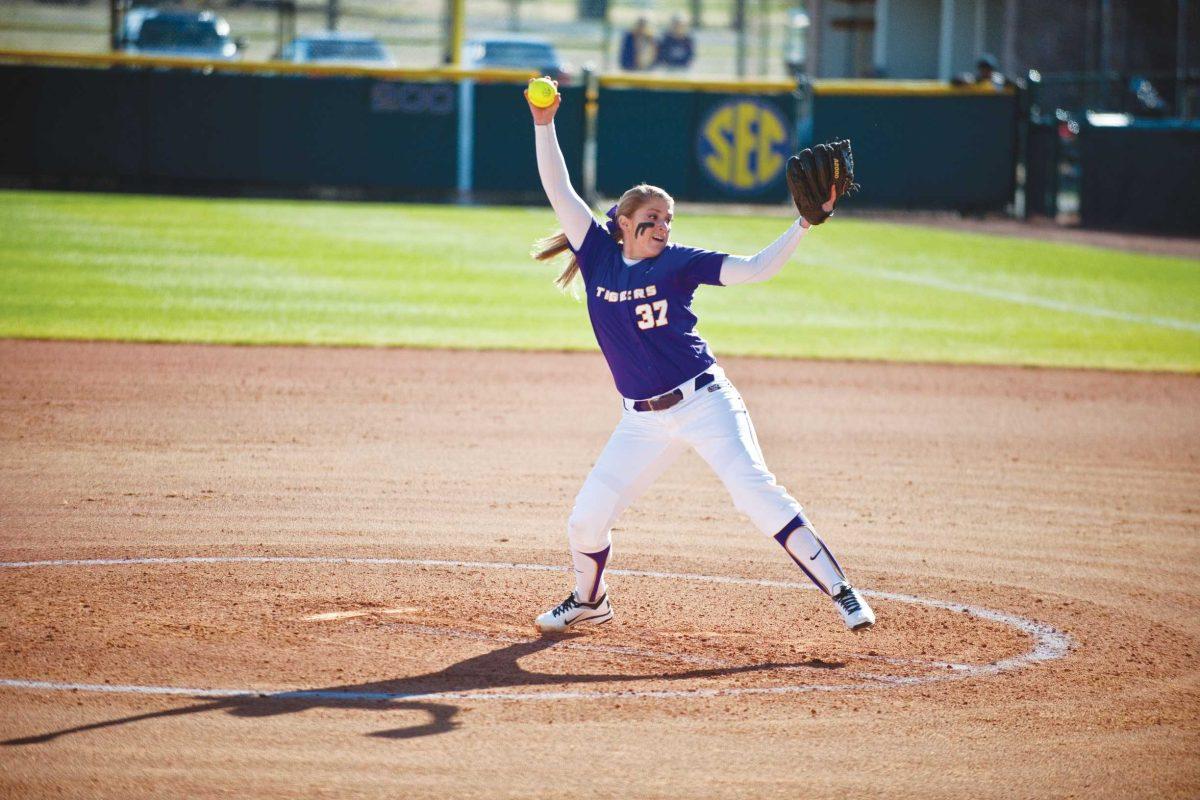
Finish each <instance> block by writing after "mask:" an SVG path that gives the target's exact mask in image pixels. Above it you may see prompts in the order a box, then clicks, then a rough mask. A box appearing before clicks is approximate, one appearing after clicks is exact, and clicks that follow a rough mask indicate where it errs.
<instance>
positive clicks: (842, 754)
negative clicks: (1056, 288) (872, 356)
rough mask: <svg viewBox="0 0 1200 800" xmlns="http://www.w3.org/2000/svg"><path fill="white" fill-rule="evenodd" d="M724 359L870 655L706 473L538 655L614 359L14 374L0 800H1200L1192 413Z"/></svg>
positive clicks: (106, 368)
mask: <svg viewBox="0 0 1200 800" xmlns="http://www.w3.org/2000/svg"><path fill="white" fill-rule="evenodd" d="M723 363H724V365H725V367H726V370H727V371H728V372H729V374H730V377H731V378H732V379H733V380H734V382H735V383H737V385H738V386H739V388H740V389H741V390H742V393H743V395H744V396H745V397H746V399H747V402H748V403H749V406H750V408H751V410H752V412H753V413H754V416H755V422H756V425H757V427H758V432H759V435H760V438H761V440H762V442H763V445H764V449H765V450H766V455H767V459H768V463H769V464H770V465H771V466H772V468H773V470H774V471H775V473H776V474H777V475H778V476H779V477H780V479H781V481H782V482H783V483H784V484H785V485H786V486H788V487H789V488H790V489H791V491H792V492H793V494H795V495H796V496H797V497H799V498H800V499H801V501H802V502H804V504H805V506H806V508H807V510H808V512H809V514H810V516H811V517H812V518H813V520H814V521H815V523H816V525H817V526H818V529H819V530H820V531H821V532H822V534H823V535H824V537H825V539H826V540H827V541H828V542H829V544H830V546H831V548H833V549H834V551H835V552H836V553H837V554H838V556H839V559H840V560H841V562H842V563H843V565H844V566H846V567H847V569H848V570H849V571H850V572H851V574H852V577H855V578H856V579H857V582H858V583H859V584H860V585H862V586H864V587H867V588H869V589H871V590H873V591H874V592H876V594H875V596H874V599H873V603H874V605H875V607H876V611H877V613H878V614H879V618H880V622H879V624H878V625H877V626H876V628H875V629H874V630H872V631H869V632H867V633H864V634H859V635H854V634H851V633H849V632H847V631H845V630H844V629H843V628H842V626H841V623H840V621H839V620H838V619H837V616H836V614H835V613H834V611H833V609H832V608H831V607H830V606H829V605H828V601H827V600H825V599H824V598H823V596H821V595H820V594H819V593H818V592H816V591H814V590H811V589H808V588H805V587H804V586H803V576H802V575H800V574H799V573H798V570H796V569H795V567H794V566H793V565H792V564H791V562H790V561H788V559H787V558H786V556H785V555H784V554H783V553H782V552H780V550H779V548H778V547H777V546H776V545H775V544H774V543H773V542H771V541H769V540H767V539H764V538H763V537H762V536H760V535H759V534H757V533H755V532H754V531H753V530H752V529H751V528H750V526H749V524H748V523H747V522H746V521H745V520H743V519H742V518H740V516H739V515H738V513H737V512H736V511H735V510H734V509H733V507H732V504H731V503H730V502H729V500H728V497H727V495H726V493H725V490H724V489H723V488H722V487H721V486H720V484H719V483H718V482H717V480H716V479H715V477H713V476H712V475H711V474H710V473H709V472H708V471H707V469H706V467H705V466H704V465H703V464H702V462H701V461H700V460H699V459H698V458H696V457H694V456H692V455H688V456H686V457H685V458H683V459H682V460H681V461H680V462H679V463H678V464H677V465H675V466H674V467H673V468H672V469H671V470H670V471H669V472H668V473H667V474H666V475H665V476H664V477H663V478H662V479H661V480H660V481H659V482H658V484H656V486H655V487H654V488H653V489H651V491H650V492H649V494H648V495H647V496H646V497H645V498H643V499H642V500H641V501H640V502H639V503H638V504H637V505H635V507H634V508H633V509H631V510H630V511H629V512H627V514H626V515H625V516H624V517H623V518H622V519H621V520H620V521H619V522H618V527H617V530H616V532H615V533H614V540H615V544H614V556H613V568H614V569H615V570H616V572H614V574H613V575H612V577H611V580H610V584H611V587H612V594H613V602H614V608H615V610H616V613H617V616H616V619H615V620H614V621H613V622H612V623H610V624H608V625H605V626H602V627H600V628H598V629H595V630H592V631H588V632H587V633H585V634H581V635H577V636H572V637H566V638H557V639H542V638H539V637H537V636H535V635H534V634H533V632H532V630H531V626H530V620H531V619H532V617H533V616H534V615H535V614H536V613H538V612H539V611H541V610H544V608H545V607H547V605H548V604H551V603H554V602H557V601H558V600H560V599H561V598H562V596H565V594H566V591H567V590H568V587H569V585H570V584H569V581H568V575H567V572H566V563H567V558H566V554H565V550H564V546H565V542H564V539H565V535H564V521H565V518H566V514H567V512H568V511H569V507H570V503H571V500H572V498H573V496H574V492H575V491H576V489H577V488H578V486H579V484H580V482H581V481H582V479H583V476H584V475H585V473H586V471H587V469H588V467H589V466H590V463H591V460H592V459H593V458H594V457H595V456H596V455H597V454H598V452H599V450H600V447H601V446H602V445H603V443H604V441H605V438H606V437H607V435H608V433H609V431H610V430H611V428H612V426H613V424H614V423H615V421H616V418H617V415H618V413H619V407H618V405H617V404H616V402H615V399H614V395H613V390H612V388H611V385H610V383H609V379H608V376H607V372H606V370H605V368H604V365H603V363H602V361H601V359H600V357H599V355H591V354H556V353H539V354H518V353H463V352H458V353H450V352H428V351H411V350H339V349H318V348H312V349H304V348H296V349H289V348H228V347H191V346H186V347H185V346H156V345H119V344H79V343H50V342H11V341H9V342H0V371H2V372H3V375H4V380H3V381H2V382H0V448H2V449H0V457H2V460H0V560H2V561H3V562H4V564H3V566H0V605H2V608H0V642H2V643H3V648H2V649H0V679H3V681H4V683H3V684H0V740H3V743H2V744H0V796H5V797H47V796H73V797H84V796H86V797H163V796H196V797H201V796H203V797H212V796H223V797H224V796H238V797H255V798H257V797H289V798H292V797H388V798H399V797H404V798H410V797H454V798H469V797H520V798H530V797H573V798H581V797H622V798H642V797H663V798H668V797H669V798H676V797H689V798H698V797H804V798H812V797H833V796H850V795H856V796H864V797H889V798H891V797H919V798H930V797H963V796H970V797H997V798H1000V797H1004V798H1008V797H1081V796H1087V797H1089V798H1090V797H1150V796H1153V797H1164V796H1171V797H1194V796H1196V795H1197V793H1200V671H1198V670H1197V667H1196V665H1195V663H1194V662H1195V657H1196V655H1197V653H1198V651H1200V623H1198V622H1197V619H1198V612H1200V538H1198V537H1197V533H1198V532H1200V414H1197V409H1198V408H1200V378H1197V377H1196V376H1181V375H1150V374H1119V373H1107V372H1083V371H1055V370H1038V369H1002V368H983V367H944V366H902V365H887V364H864V363H853V364H851V363H810V362H794V361H771V360H760V359H726V360H724V362H723ZM47 561H52V562H57V563H28V562H47Z"/></svg>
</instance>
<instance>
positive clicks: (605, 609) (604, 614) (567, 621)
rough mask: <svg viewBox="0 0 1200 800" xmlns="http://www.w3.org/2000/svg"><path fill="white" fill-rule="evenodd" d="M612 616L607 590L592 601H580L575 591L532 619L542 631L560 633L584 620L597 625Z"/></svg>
mask: <svg viewBox="0 0 1200 800" xmlns="http://www.w3.org/2000/svg"><path fill="white" fill-rule="evenodd" d="M612 616H613V612H612V606H611V605H609V603H608V593H607V592H606V593H605V594H604V595H603V596H601V598H600V599H599V600H597V601H596V602H594V603H581V602H579V601H578V600H576V599H575V593H574V592H571V593H570V594H569V595H567V599H566V600H563V601H562V602H561V603H559V604H558V605H557V606H555V607H554V608H552V609H550V610H549V611H547V612H546V613H545V614H542V615H541V616H540V617H538V618H537V619H536V620H534V623H533V624H534V625H536V626H537V629H538V630H539V631H541V632H542V633H562V632H563V631H565V630H566V629H567V628H570V627H571V626H572V625H580V624H582V623H585V622H586V623H591V624H593V625H598V624H600V623H601V622H608V621H609V620H610V619H612Z"/></svg>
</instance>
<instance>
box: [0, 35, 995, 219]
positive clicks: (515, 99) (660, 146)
mask: <svg viewBox="0 0 1200 800" xmlns="http://www.w3.org/2000/svg"><path fill="white" fill-rule="evenodd" d="M528 77H529V76H528V75H526V74H525V73H523V72H507V73H495V72H471V71H462V70H448V69H446V70H374V69H345V68H342V69H336V68H315V67H310V66H304V65H282V64H237V63H233V64H230V63H220V64H216V63H208V62H203V61H187V60H170V61H164V60H161V59H159V60H154V59H147V58H138V57H132V58H131V57H127V56H124V57H123V56H69V55H68V56H62V55H59V56H51V55H50V54H13V53H0V95H2V96H4V97H5V98H6V99H8V104H7V108H6V109H5V112H6V113H5V114H4V115H3V117H2V118H0V137H3V140H4V141H5V147H4V148H2V149H0V176H3V178H4V179H5V181H6V182H8V183H10V184H12V183H14V182H15V183H21V182H25V183H29V184H32V185H50V186H68V187H69V186H81V187H88V188H92V187H101V188H115V189H132V190H139V189H144V190H158V191H184V192H195V193H208V192H211V193H220V194H240V193H277V194H305V193H314V192H316V193H320V192H321V190H324V189H327V188H335V189H343V190H347V191H356V192H361V193H364V194H366V195H367V196H378V197H389V198H398V199H399V198H424V197H428V198H456V197H457V198H464V197H491V196H494V197H497V198H506V199H514V200H521V199H525V200H537V199H540V196H541V187H540V183H539V181H538V177H537V168H536V163H535V160H534V151H533V136H532V130H531V126H530V124H529V118H528V113H527V111H526V110H525V107H524V105H523V104H522V103H521V102H520V99H519V98H520V94H519V92H520V90H521V88H522V86H523V84H524V82H525V80H527V78H528ZM561 90H562V93H563V96H564V102H563V107H562V109H561V110H560V112H559V114H558V117H557V119H556V127H557V129H558V134H559V140H560V142H561V144H562V148H563V151H564V154H565V156H566V160H567V164H568V169H569V171H570V172H571V176H572V179H573V181H574V182H575V185H576V186H577V187H579V188H580V189H581V191H583V192H584V193H585V194H587V195H589V196H592V195H595V194H600V195H604V196H615V195H618V194H620V193H621V192H622V191H623V190H624V189H626V188H628V187H629V186H630V185H632V184H633V183H636V182H639V181H647V182H650V183H655V184H658V185H661V186H663V187H665V188H667V189H668V190H669V191H671V192H672V193H673V194H674V195H675V196H676V197H677V198H679V199H681V200H702V201H711V202H768V203H778V202H782V201H783V200H784V199H785V198H786V197H787V191H786V187H785V185H784V179H783V165H784V163H785V161H786V159H787V158H788V156H789V155H791V154H792V153H793V152H795V151H796V150H797V149H798V148H800V147H803V146H807V145H808V144H811V143H813V142H814V141H825V140H828V139H831V138H835V137H843V136H845V137H849V138H851V139H852V141H853V143H854V148H855V154H856V165H857V169H858V181H859V183H860V184H861V185H862V190H861V191H860V192H859V194H858V195H857V197H856V204H858V205H862V206H883V207H896V208H955V209H961V210H972V211H983V210H1002V209H1003V208H1004V207H1005V205H1006V204H1008V203H1009V202H1011V200H1012V196H1013V188H1014V187H1013V181H1014V176H1015V164H1016V147H1015V142H1016V121H1017V120H1016V117H1017V115H1016V101H1015V95H1014V94H1012V93H1011V92H1006V93H995V92H991V91H980V90H977V89H974V88H971V87H968V88H951V87H948V86H946V85H943V84H937V83H934V82H880V81H873V82H857V83H855V82H838V81H828V82H823V83H818V84H816V85H815V86H812V87H797V86H796V85H795V84H794V83H790V82H779V81H775V82H754V81H698V80H683V79H674V80H672V79H665V78H638V77H629V76H603V77H601V78H599V79H598V80H597V81H595V82H594V83H593V84H591V85H590V86H589V87H587V88H586V89H585V87H584V86H579V85H576V86H568V87H562V89H561ZM585 154H587V156H588V157H587V158H585Z"/></svg>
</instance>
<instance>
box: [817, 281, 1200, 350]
mask: <svg viewBox="0 0 1200 800" xmlns="http://www.w3.org/2000/svg"><path fill="white" fill-rule="evenodd" d="M833 266H834V268H835V269H841V270H845V271H847V272H854V273H858V274H859V275H867V276H870V277H873V278H883V279H884V280H889V281H897V282H899V283H911V284H916V285H917V286H929V287H931V288H934V289H943V290H945V291H948V292H958V293H959V294H969V295H974V296H976V297H986V298H988V299H990V300H1004V301H1007V302H1009V303H1017V304H1019V305H1026V306H1036V307H1037V308H1046V309H1050V310H1051V311H1062V312H1065V313H1068V314H1082V315H1084V316H1089V317H1100V318H1103V319H1115V320H1119V321H1121V322H1132V323H1134V324H1136V325H1153V326H1155V327H1159V328H1170V329H1172V330H1177V331H1188V332H1190V333H1200V323H1198V322H1188V321H1187V320H1182V319H1174V318H1172V317H1159V316H1152V315H1145V314H1131V313H1128V312H1125V311H1114V310H1112V309H1110V308H1101V307H1099V306H1089V305H1084V304H1082V303H1068V302H1066V301H1065V300H1054V299H1052V298H1049V297H1039V296H1037V295H1031V294H1022V293H1021V292H1010V291H1008V290H1006V289H991V288H988V287H986V286H976V285H974V284H967V283H955V282H954V281H949V280H945V279H944V278H935V277H933V276H932V275H916V274H913V273H911V272H900V271H898V270H892V269H882V268H879V267H859V266H852V265H847V264H837V265H833Z"/></svg>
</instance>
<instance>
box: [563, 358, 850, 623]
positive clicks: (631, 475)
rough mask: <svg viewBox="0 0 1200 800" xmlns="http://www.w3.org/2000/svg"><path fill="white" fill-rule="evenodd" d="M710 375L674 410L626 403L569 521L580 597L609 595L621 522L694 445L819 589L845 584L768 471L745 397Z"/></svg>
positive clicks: (742, 507)
mask: <svg viewBox="0 0 1200 800" xmlns="http://www.w3.org/2000/svg"><path fill="white" fill-rule="evenodd" d="M708 371H709V372H711V373H713V374H714V375H715V377H716V380H714V381H713V382H712V383H710V384H709V385H707V386H704V387H702V388H701V389H700V390H698V391H693V390H692V387H693V385H694V379H692V380H689V381H687V382H686V383H684V384H682V385H681V386H680V387H679V388H680V389H681V390H682V391H683V392H684V395H685V396H684V398H683V399H682V400H681V401H680V402H679V403H677V404H676V405H674V406H672V407H671V408H669V409H666V410H663V411H633V410H632V408H631V406H632V402H631V401H628V400H626V401H625V402H624V413H623V414H622V416H621V421H620V422H619V423H618V424H617V428H616V430H614V431H613V433H612V436H611V437H610V438H609V440H608V444H606V445H605V446H604V450H603V451H602V452H601V453H600V457H599V458H598V459H597V460H596V464H595V466H593V467H592V470H591V472H590V473H588V476H587V479H586V480H585V481H584V483H583V488H581V489H580V490H579V494H578V496H576V498H575V506H574V509H573V510H572V511H571V516H570V519H569V520H568V522H567V537H568V539H569V541H570V546H571V553H572V560H573V562H574V566H575V573H576V597H577V598H578V599H579V600H581V601H583V602H588V601H593V600H595V599H596V598H598V597H600V596H602V595H603V594H604V592H605V591H606V587H605V585H604V578H603V570H604V566H605V564H606V563H607V560H608V553H609V548H610V547H611V544H612V526H613V524H614V523H615V522H616V520H617V517H619V516H620V514H621V512H622V511H624V510H625V509H626V508H628V507H629V505H630V504H631V503H633V501H634V500H636V499H637V498H638V497H639V496H641V495H642V493H643V492H645V491H646V489H648V488H649V487H650V485H651V484H652V483H653V482H654V481H655V479H657V478H658V476H659V475H661V474H662V473H663V471H665V470H666V468H667V467H668V466H670V464H671V462H672V461H674V460H675V459H676V458H678V457H679V455H680V454H681V453H683V452H684V450H685V449H686V448H688V447H691V448H694V449H695V450H696V452H697V453H699V454H700V457H701V458H703V459H704V460H705V461H706V462H707V463H708V465H709V466H710V467H711V468H712V470H713V471H714V472H715V473H716V474H717V477H719V478H720V479H721V481H722V483H724V484H725V488H726V489H728V490H729V494H730V495H731V496H732V497H733V503H734V506H736V507H737V509H738V510H739V511H741V512H742V513H743V514H745V515H746V516H747V517H749V518H750V521H751V522H752V523H753V524H754V526H755V527H757V528H758V529H759V530H760V531H762V532H763V533H764V534H766V535H767V536H775V537H776V538H777V540H778V541H779V543H780V544H781V545H783V547H784V549H785V550H787V551H788V554H789V555H791V556H792V558H793V560H795V561H796V563H797V564H798V565H799V566H800V567H801V568H802V569H803V570H804V571H805V572H806V573H807V574H808V575H809V577H810V578H812V580H813V581H814V582H815V583H816V584H817V585H818V586H820V587H821V588H822V589H823V590H824V591H826V592H829V591H830V589H831V588H832V587H833V585H834V583H836V582H837V581H839V580H842V579H843V576H842V573H841V569H840V568H839V567H838V566H837V562H836V561H834V560H833V557H832V555H830V554H829V553H828V550H827V549H826V548H825V546H824V543H823V542H821V540H820V539H819V538H817V536H816V534H815V533H814V532H813V531H812V529H811V527H809V525H808V523H807V521H805V520H804V518H803V513H802V510H801V507H800V504H799V503H798V502H796V500H795V498H793V497H792V496H791V495H789V494H788V493H787V491H786V490H784V488H783V487H782V486H780V485H779V484H778V483H776V482H775V476H774V475H772V474H771V472H770V471H769V470H768V469H767V466H766V463H765V461H764V459H763V454H762V449H761V448H760V447H759V444H758V436H757V434H755V432H754V424H753V423H752V422H751V421H750V414H749V412H748V411H747V410H746V404H745V402H744V401H743V400H742V396H741V395H740V394H739V393H738V391H737V389H735V388H734V386H733V384H731V383H730V382H729V380H728V379H727V378H726V377H725V373H724V370H722V369H721V368H720V367H718V366H713V367H712V368H710V369H709V370H708ZM814 552H815V553H817V555H815V556H810V555H809V554H810V553H814ZM801 559H803V561H802V560H801Z"/></svg>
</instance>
